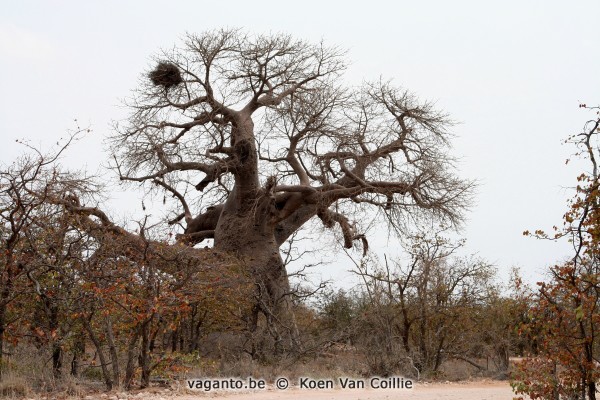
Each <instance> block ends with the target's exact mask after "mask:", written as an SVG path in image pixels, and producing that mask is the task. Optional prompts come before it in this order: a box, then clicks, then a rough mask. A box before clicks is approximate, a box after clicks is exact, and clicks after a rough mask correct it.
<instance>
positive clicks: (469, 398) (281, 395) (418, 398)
mask: <svg viewBox="0 0 600 400" xmlns="http://www.w3.org/2000/svg"><path fill="white" fill-rule="evenodd" d="M513 397H514V394H513V392H512V391H511V388H510V386H509V384H508V382H507V381H475V382H463V383H415V388H414V389H411V390H407V389H324V390H318V389H315V390H313V389H298V388H290V389H287V390H276V389H273V388H269V389H267V390H261V391H254V392H210V393H203V392H200V391H198V392H187V393H176V392H173V391H159V390H150V391H141V392H137V393H108V394H107V393H103V394H98V395H88V396H83V398H84V399H85V400H124V399H127V400H137V399H140V400H141V399H144V400H145V399H148V400H198V399H207V400H221V399H223V400H292V399H308V400H394V399H411V400H438V399H442V400H510V399H512V398H513Z"/></svg>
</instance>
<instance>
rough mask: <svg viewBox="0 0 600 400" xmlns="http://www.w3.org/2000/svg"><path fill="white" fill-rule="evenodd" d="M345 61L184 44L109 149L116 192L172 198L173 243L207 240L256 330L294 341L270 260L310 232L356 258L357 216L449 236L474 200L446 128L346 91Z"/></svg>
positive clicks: (280, 270)
mask: <svg viewBox="0 0 600 400" xmlns="http://www.w3.org/2000/svg"><path fill="white" fill-rule="evenodd" d="M343 56H344V52H343V51H341V50H340V49H338V48H335V47H327V46H325V45H323V44H316V45H315V44H309V43H305V42H303V41H299V40H294V39H292V38H291V37H289V36H286V35H272V36H251V35H247V34H245V33H244V32H241V31H239V30H219V31H212V32H207V33H203V34H201V35H192V34H189V35H187V37H186V38H185V40H184V42H183V45H182V46H181V47H179V48H175V49H173V50H172V51H166V52H163V53H162V54H160V55H159V56H158V57H157V59H156V61H157V62H158V66H157V67H156V68H155V69H154V70H153V71H151V72H149V73H148V76H147V78H149V79H147V78H146V79H142V80H141V82H140V85H139V87H138V89H137V91H136V92H135V94H134V95H133V96H132V98H131V99H129V100H128V101H127V104H128V106H129V107H130V109H131V114H130V116H129V117H128V119H127V120H126V121H123V122H121V123H118V124H117V126H116V130H115V133H114V135H113V136H112V137H111V144H112V153H113V156H114V157H113V158H114V165H115V168H116V169H117V170H118V172H119V175H120V179H121V180H123V181H129V182H143V183H146V184H147V188H148V189H149V190H154V191H158V192H160V191H163V192H164V193H165V195H168V196H172V198H173V199H175V204H173V205H172V206H173V208H172V209H171V210H172V211H173V212H174V214H173V218H172V219H171V220H170V224H173V225H174V224H178V223H181V224H182V230H183V231H182V233H181V235H179V236H178V239H179V241H180V242H183V243H186V244H189V245H192V246H193V245H195V244H197V243H200V242H202V241H203V240H205V239H209V238H212V239H214V246H215V248H217V249H219V250H222V251H226V252H233V253H235V254H237V255H238V256H239V257H241V258H242V259H244V260H245V262H246V263H247V265H248V268H250V269H251V271H252V273H253V275H254V276H255V277H256V280H257V305H256V307H255V311H254V314H253V318H252V320H253V321H254V322H253V324H254V325H255V324H256V321H257V318H258V317H259V315H260V314H261V313H262V314H263V315H264V316H265V317H266V319H267V321H268V323H269V324H271V325H278V326H280V327H283V328H286V327H288V328H289V326H288V325H286V324H287V323H288V322H289V319H288V317H287V316H286V315H287V314H288V312H287V310H288V309H289V304H288V300H287V296H286V294H288V293H289V291H290V288H289V283H288V276H287V274H286V271H285V267H284V263H283V262H282V258H281V255H280V251H279V249H280V246H281V245H282V244H283V243H284V242H285V241H286V239H288V238H289V237H290V236H291V235H292V234H294V233H295V232H297V231H298V230H299V229H301V228H302V227H303V225H305V224H306V223H307V222H308V221H309V220H311V219H313V218H315V217H317V218H319V219H320V220H321V221H322V223H323V225H324V226H325V227H326V228H329V229H332V230H333V231H338V232H341V236H342V237H343V242H344V246H345V247H347V248H351V247H352V246H353V245H354V243H355V242H358V243H362V246H366V240H365V237H364V235H362V232H361V227H360V221H355V220H353V215H356V213H358V212H362V211H365V210H378V211H380V213H378V214H377V215H379V216H381V217H383V218H382V219H385V220H387V221H388V222H389V223H391V224H392V225H393V226H394V227H396V228H399V229H401V227H402V226H403V224H404V223H406V222H408V221H410V220H412V219H419V218H422V217H432V218H436V219H440V220H444V221H447V222H450V223H452V224H456V223H458V222H460V220H461V216H462V213H463V211H464V210H465V207H466V206H467V205H468V202H469V199H470V194H471V189H472V187H473V184H472V182H468V181H465V180H463V179H460V178H459V177H457V176H456V174H455V172H454V163H453V158H452V157H451V156H450V155H449V153H448V149H449V139H450V136H451V135H450V134H449V133H448V131H447V128H448V127H449V126H450V125H451V122H450V121H449V119H448V117H447V116H446V115H445V114H444V113H442V112H439V111H437V110H436V109H435V108H434V106H433V105H432V104H431V103H428V102H420V101H419V100H418V99H417V98H416V97H415V96H414V95H412V94H411V93H410V92H408V91H406V90H403V89H398V88H395V87H394V86H392V85H391V84H390V83H388V82H384V81H378V82H374V83H365V84H363V85H361V86H360V87H344V86H343V84H342V82H343V72H344V70H345V68H346V65H345V62H344V59H343ZM94 212H96V211H94ZM282 330H283V331H285V330H286V329H282ZM290 331H291V329H290ZM281 335H282V336H281V337H280V338H279V339H278V341H279V345H280V348H281V349H285V348H289V346H290V345H292V343H291V342H290V341H289V340H288V339H289V338H287V339H286V338H285V336H286V335H285V334H284V333H282V334H281ZM288 336H289V335H288ZM286 346H287V347H286Z"/></svg>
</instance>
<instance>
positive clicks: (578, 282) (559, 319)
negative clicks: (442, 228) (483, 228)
mask: <svg viewBox="0 0 600 400" xmlns="http://www.w3.org/2000/svg"><path fill="white" fill-rule="evenodd" d="M582 108H586V109H590V110H592V111H594V112H596V117H595V118H594V119H592V120H590V121H588V123H587V124H586V125H585V128H584V130H583V132H581V133H580V134H577V135H574V136H572V137H571V138H569V141H571V142H573V143H575V145H576V146H577V147H578V149H579V150H580V152H579V153H578V154H580V155H583V157H584V158H585V159H586V161H588V162H589V166H590V170H589V171H588V172H585V173H582V174H581V175H580V176H579V177H578V178H577V181H578V184H577V189H576V194H575V197H574V198H573V200H571V202H570V204H569V208H568V210H567V212H566V213H565V215H564V217H563V218H564V225H563V227H562V228H561V229H559V228H558V227H555V228H554V230H555V233H554V234H550V235H549V234H546V233H544V232H543V231H540V230H538V231H536V232H535V233H534V234H533V235H534V236H536V237H539V238H552V239H555V238H560V237H564V236H567V237H568V238H569V240H570V241H571V242H572V243H573V246H574V253H575V254H574V255H573V257H572V258H571V259H570V260H569V261H568V262H566V263H564V264H559V265H556V266H554V267H553V268H551V269H550V280H549V281H548V282H543V283H540V284H539V285H540V288H539V294H538V299H537V304H536V305H535V307H534V308H533V309H532V311H531V322H530V323H528V324H526V325H525V326H524V330H525V331H526V332H533V333H535V334H536V342H537V344H538V354H537V356H536V357H532V358H529V359H526V360H525V361H524V362H523V363H521V364H519V366H518V368H517V371H516V372H515V375H514V377H513V383H512V385H513V388H514V390H515V392H516V393H518V394H521V393H522V394H527V395H529V396H530V397H531V398H533V399H559V398H563V397H566V398H569V399H596V382H597V380H598V378H599V377H600V367H599V365H600V363H599V361H600V335H598V332H599V331H600V312H599V311H598V307H599V306H600V197H599V196H600V191H599V189H600V186H599V184H600V175H599V172H598V164H597V159H598V134H599V133H600V131H599V130H598V127H599V126H600V118H598V110H600V108H598V107H586V106H585V105H582ZM525 234H526V235H529V234H530V233H529V232H525Z"/></svg>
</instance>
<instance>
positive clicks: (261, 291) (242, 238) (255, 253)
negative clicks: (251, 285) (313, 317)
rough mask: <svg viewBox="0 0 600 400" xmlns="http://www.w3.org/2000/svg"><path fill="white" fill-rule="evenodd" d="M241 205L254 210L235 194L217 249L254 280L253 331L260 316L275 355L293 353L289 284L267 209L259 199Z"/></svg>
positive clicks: (227, 208) (228, 204) (219, 230)
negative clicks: (233, 256)
mask: <svg viewBox="0 0 600 400" xmlns="http://www.w3.org/2000/svg"><path fill="white" fill-rule="evenodd" d="M234 192H235V191H234ZM248 200H250V201H248ZM242 202H244V203H245V202H248V203H250V202H251V203H253V204H254V206H249V207H244V204H240V201H239V199H238V198H237V196H236V194H235V193H232V195H231V196H230V198H229V199H228V201H227V202H226V204H225V207H224V208H223V212H222V214H221V217H220V218H219V223H218V225H217V229H216V230H215V247H216V248H217V249H219V250H222V251H226V252H231V253H234V254H236V255H237V256H238V257H239V258H240V259H241V260H242V262H243V263H244V264H245V265H246V266H247V268H248V269H249V272H250V274H251V276H253V278H254V280H255V285H256V297H255V300H256V304H255V307H254V314H253V315H252V316H249V321H250V330H251V331H253V330H256V328H257V320H258V314H259V313H262V314H263V315H264V317H265V320H266V328H267V330H268V332H269V334H270V336H271V337H272V338H273V341H274V344H273V346H274V348H273V350H274V352H275V353H284V352H289V351H291V350H293V349H292V347H293V346H294V344H295V336H296V335H295V334H294V330H293V326H294V324H293V317H292V312H291V306H290V298H289V294H290V284H289V281H288V276H287V272H286V270H285V266H284V264H283V260H282V258H281V255H280V253H279V245H278V243H277V240H276V239H275V229H274V227H273V224H271V223H270V222H269V221H268V218H269V212H268V207H261V205H260V203H261V199H260V198H258V199H257V198H255V199H247V198H246V199H243V200H242ZM240 210H242V211H241V212H240Z"/></svg>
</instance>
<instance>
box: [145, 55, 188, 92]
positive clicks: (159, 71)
mask: <svg viewBox="0 0 600 400" xmlns="http://www.w3.org/2000/svg"><path fill="white" fill-rule="evenodd" d="M148 76H149V78H150V80H151V81H152V83H153V84H154V85H156V86H162V87H164V88H165V89H169V88H170V87H172V86H177V85H179V84H180V83H181V82H183V78H182V77H181V72H179V68H177V66H176V65H175V64H172V63H169V62H164V61H162V62H159V63H158V65H157V66H156V68H154V70H153V71H152V72H150V74H148Z"/></svg>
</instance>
